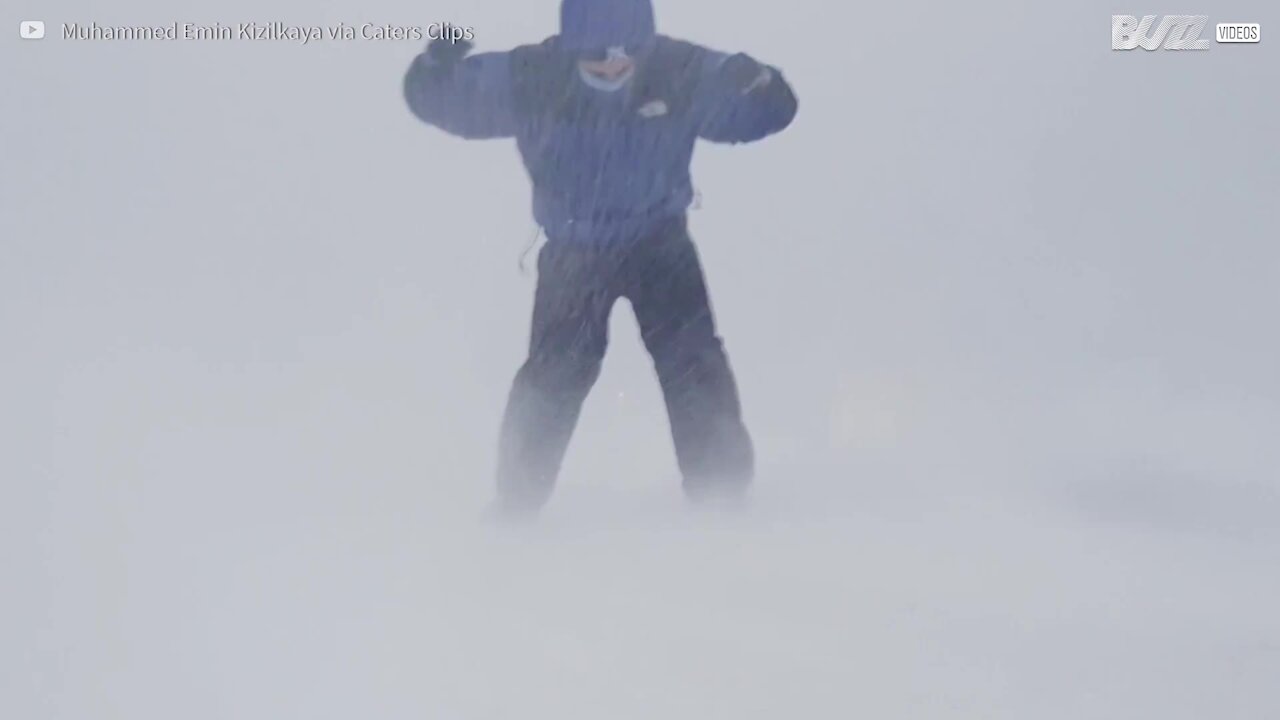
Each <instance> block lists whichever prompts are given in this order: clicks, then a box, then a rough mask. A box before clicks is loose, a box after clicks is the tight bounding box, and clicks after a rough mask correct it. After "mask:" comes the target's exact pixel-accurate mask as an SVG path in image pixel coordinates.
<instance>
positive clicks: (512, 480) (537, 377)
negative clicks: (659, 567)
mask: <svg viewBox="0 0 1280 720" xmlns="http://www.w3.org/2000/svg"><path fill="white" fill-rule="evenodd" d="M620 297H625V298H627V299H628V300H629V301H630V302H631V305H632V308H633V309H634V311H635V315H636V320H637V321H638V322H639V325H640V333H641V337H642V338H643V340H644V344H645V347H646V348H647V349H648V350H649V354H650V355H651V356H652V357H653V362H654V367H655V368H656V370H657V374H658V381H659V382H660V384H661V386H662V392H663V396H664V398H665V400H666V406H667V414H668V417H669V419H670V423H671V434H672V438H673V440H674V441H675V449H676V459H677V461H678V463H679V466H680V471H681V474H682V475H683V476H684V488H685V491H686V493H687V494H688V495H689V496H690V497H692V498H695V499H697V498H699V497H702V496H704V495H709V494H712V493H721V492H726V491H727V492H729V493H734V492H736V491H739V490H742V489H745V487H746V486H747V484H748V483H749V482H750V480H751V475H752V466H753V451H752V446H751V440H750V438H749V437H748V435H747V430H746V427H745V426H744V425H743V423H742V412H741V408H740V405H739V401H738V391H737V387H736V385H735V383H734V378H733V372H732V371H731V370H730V368H729V362H728V359H727V357H726V356H725V352H724V347H723V345H722V344H721V341H720V338H719V337H717V336H716V330H715V323H714V320H713V318H712V314H711V307H710V303H709V301H708V298H707V288H706V284H705V281H704V279H703V274H702V265H701V263H700V262H699V259H698V254H697V251H696V250H695V249H694V245H693V241H692V240H691V239H690V238H689V234H688V230H687V226H686V222H685V218H684V217H678V218H674V219H672V220H669V221H667V222H665V223H663V224H662V225H661V226H660V227H658V228H657V229H655V230H654V231H653V232H651V233H648V234H646V235H645V236H642V237H640V238H637V239H636V240H634V241H630V242H626V243H620V244H613V245H602V246H600V247H595V246H587V245H583V244H572V243H566V242H559V241H557V240H555V238H551V239H550V240H549V241H548V242H547V244H546V245H544V246H543V248H542V251H541V253H540V254H539V255H538V284H537V290H536V294H535V296H534V308H533V329H532V332H531V337H530V342H529V357H528V360H526V362H525V363H524V365H523V366H522V367H521V368H520V371H519V372H518V373H517V374H516V378H515V383H514V386H513V387H512V388H511V395H510V398H509V399H508V403H507V409H506V414H505V417H504V418H503V423H502V432H501V440H500V448H499V458H498V491H499V496H500V497H501V498H502V499H504V500H506V501H509V502H514V503H518V504H523V505H532V506H537V505H541V504H542V503H544V502H545V501H546V500H547V498H549V497H550V495H551V491H552V488H553V486H554V484H555V480H556V475H557V474H558V473H559V470H560V463H561V461H562V460H563V458H564V454H565V449H566V448H567V447H568V444H569V438H570V436H571V435H572V434H573V429H574V425H576V424H577V420H578V414H579V411H580V410H581V409H582V403H583V401H584V400H585V399H586V397H587V392H588V391H589V390H590V389H591V386H592V385H593V384H594V383H595V381H596V378H597V377H599V375H600V367H601V362H602V360H603V359H604V353H605V347H606V345H607V344H608V323H609V313H610V311H611V310H612V308H613V304H614V303H615V302H616V301H617V300H618V298H620Z"/></svg>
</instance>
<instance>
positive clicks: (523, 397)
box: [404, 0, 796, 514]
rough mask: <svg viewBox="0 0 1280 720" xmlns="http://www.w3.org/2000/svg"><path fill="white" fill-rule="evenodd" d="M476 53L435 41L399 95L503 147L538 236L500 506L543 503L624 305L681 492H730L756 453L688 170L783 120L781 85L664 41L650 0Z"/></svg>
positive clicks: (506, 425)
mask: <svg viewBox="0 0 1280 720" xmlns="http://www.w3.org/2000/svg"><path fill="white" fill-rule="evenodd" d="M470 51H471V44H470V43H469V42H466V41H459V42H450V41H449V40H448V39H440V40H434V41H432V42H431V43H430V44H429V45H428V46H427V49H426V51H425V52H424V53H422V54H421V55H419V56H417V57H416V58H415V59H414V61H413V63H412V64H411V65H410V67H409V70H408V72H407V74H406V76H405V79H404V94H405V99H406V101H407V102H408V105H409V108H410V109H411V110H412V111H413V113H414V114H415V115H416V116H417V117H418V118H420V119H422V120H423V121H425V122H427V123H430V124H431V125H434V126H436V127H438V128H440V129H442V130H445V131H446V132H448V133H451V134H453V135H456V136H459V137H462V138H468V139H488V138H514V139H515V140H516V145H517V147H518V149H519V151H520V155H521V158H522V159H523V161H524V166H525V169H526V170H527V171H528V174H529V177H530V179H531V180H532V184H533V214H534V218H535V220H536V221H537V223H538V224H539V225H540V226H541V227H542V229H543V231H544V232H545V233H546V236H547V242H546V244H545V245H544V246H543V248H542V250H541V251H540V253H539V256H538V282H537V289H536V291H535V296H534V308H533V321H532V332H531V337H530V342H529V355H528V359H527V360H526V361H525V363H524V365H523V366H522V367H521V368H520V370H519V372H518V373H517V374H516V378H515V382H514V384H513V387H512V389H511V393H510V397H509V399H508V403H507V408H506V412H505V415H504V418H503V422H502V429H501V434H500V442H499V454H498V477H497V483H498V501H497V502H498V505H499V508H500V509H502V510H506V511H511V512H513V513H518V514H524V513H533V512H536V511H537V509H539V508H540V507H541V506H542V505H543V504H544V503H545V502H546V501H547V500H548V498H549V497H550V495H551V493H552V490H553V487H554V484H555V479H556V476H557V474H558V473H559V470H560V465H561V461H562V460H563V458H564V454H565V450H566V448H567V447H568V444H569V439H570V436H571V435H572V433H573V429H574V426H575V425H576V424H577V420H578V415H579V411H580V410H581V407H582V403H583V401H584V400H585V399H586V396H587V393H588V391H589V390H590V388H591V386H592V385H593V384H594V383H595V381H596V378H597V377H598V376H599V373H600V368H601V362H602V360H603V358H604V353H605V346H606V344H607V332H608V319H609V313H610V310H611V309H612V307H613V304H614V302H616V301H617V299H618V298H620V297H625V298H627V299H628V300H629V301H630V302H631V305H632V307H633V308H634V310H635V314H636V319H637V321H638V323H639V326H640V332H641V336H642V338H643V341H644V344H645V347H646V348H647V349H648V351H649V353H650V354H651V355H652V357H653V361H654V366H655V369H656V370H657V375H658V379H659V382H660V383H661V386H662V391H663V395H664V398H665V401H666V406H667V412H668V416H669V418H670V424H671V433H672V437H673V440H674V443H675V448H676V457H677V460H678V463H679V466H680V470H681V474H682V475H683V487H684V490H685V492H686V495H687V496H688V497H689V498H691V499H693V500H695V501H696V500H701V499H705V498H709V497H724V496H728V497H731V498H732V497H737V496H740V495H741V494H742V493H743V492H745V490H746V488H747V487H748V485H749V484H750V482H751V479H752V474H753V466H754V452H753V449H752V444H751V440H750V436H749V435H748V433H747V429H746V427H745V426H744V424H743V421H742V410H741V406H740V403H739V399H738V390H737V386H736V383H735V380H734V377H733V372H732V371H731V369H730V367H729V362H728V358H727V356H726V354H725V351H724V347H723V344H722V342H721V340H720V338H719V337H718V336H717V334H716V329H715V323H714V320H713V317H712V313H711V307H710V302H709V300H708V296H707V288H706V284H705V281H704V278H703V272H702V266H701V263H700V261H699V259H698V254H697V252H696V250H695V248H694V245H693V241H692V240H691V239H690V236H689V233H688V229H687V222H686V211H687V210H688V207H689V205H690V203H691V201H692V200H693V195H694V192H693V186H692V183H691V181H690V177H689V164H690V161H691V159H692V155H693V149H694V145H695V143H696V141H697V140H698V139H703V140H709V141H712V142H722V143H744V142H751V141H755V140H759V139H761V138H764V137H766V136H768V135H771V134H773V133H776V132H778V131H780V130H782V129H784V128H785V127H787V126H788V125H789V124H790V123H791V120H792V118H793V117H794V116H795V113H796V98H795V95H794V94H793V93H792V90H791V88H790V86H789V85H788V84H787V82H786V81H785V80H784V79H783V77H782V74H781V73H780V72H779V71H778V70H777V68H774V67H772V66H769V65H765V64H763V63H760V62H758V61H757V60H755V59H753V58H752V57H750V56H748V55H746V54H743V53H737V54H726V53H721V52H716V51H713V50H709V49H707V48H704V47H701V46H698V45H694V44H692V43H688V42H684V41H681V40H677V39H673V38H670V37H667V36H665V35H660V34H658V33H657V32H656V31H655V25H654V12H653V7H652V4H651V2H650V0H563V1H562V3H561V6H560V32H559V34H558V35H553V36H552V37H550V38H547V39H546V40H545V41H543V42H541V43H539V44H535V45H525V46H520V47H517V48H515V49H512V50H510V51H508V52H487V53H480V54H475V55H469V53H470Z"/></svg>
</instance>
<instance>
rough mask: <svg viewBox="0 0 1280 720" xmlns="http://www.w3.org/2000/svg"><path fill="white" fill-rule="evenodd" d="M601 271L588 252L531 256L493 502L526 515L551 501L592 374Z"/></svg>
mask: <svg viewBox="0 0 1280 720" xmlns="http://www.w3.org/2000/svg"><path fill="white" fill-rule="evenodd" d="M608 271H609V268H608V266H607V264H606V263H605V258H602V257H601V256H600V255H599V253H596V252H594V251H592V250H590V249H589V248H582V247H575V246H571V245H564V244H559V243H554V242H552V243H548V244H547V245H545V246H543V248H542V251H541V252H540V253H539V255H538V285H537V290H536V291H535V295H534V307H533V323H532V330H531V332H530V339H529V356H528V359H527V360H526V361H525V363H524V365H523V366H522V367H521V368H520V370H519V372H517V373H516V378H515V382H514V383H513V385H512V388H511V394H510V396H509V398H508V401H507V408H506V413H505V415H504V417H503V421H502V431H501V436H500V440H499V452H498V500H499V503H500V504H501V505H503V506H505V507H507V508H510V509H514V510H516V511H519V510H522V509H523V510H533V509H536V508H538V507H541V506H542V504H544V503H545V502H546V501H547V499H548V498H549V497H550V496H551V491H552V489H553V487H554V485H555V480H556V475H557V474H558V473H559V471H560V463H561V461H562V460H563V459H564V454H565V449H566V448H567V447H568V445H569V438H570V436H571V435H572V434H573V428H574V426H575V425H576V424H577V421H578V414H579V412H580V410H581V409H582V403H583V400H585V399H586V396H587V392H588V391H589V390H590V389H591V386H592V385H593V384H594V383H595V381H596V378H597V377H598V376H599V374H600V364H601V360H602V359H603V357H604V352H605V346H606V345H607V343H608V329H609V328H608V322H609V310H610V308H611V307H612V306H613V303H614V301H615V300H616V299H617V294H615V293H614V292H612V288H611V287H610V285H611V278H610V277H609V276H608Z"/></svg>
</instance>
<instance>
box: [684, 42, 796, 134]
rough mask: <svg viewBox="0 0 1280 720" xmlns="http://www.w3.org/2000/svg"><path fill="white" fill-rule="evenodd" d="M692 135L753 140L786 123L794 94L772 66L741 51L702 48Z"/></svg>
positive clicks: (793, 112)
mask: <svg viewBox="0 0 1280 720" xmlns="http://www.w3.org/2000/svg"><path fill="white" fill-rule="evenodd" d="M701 73H702V79H701V82H700V83H699V84H698V103H699V105H701V107H702V112H701V115H702V118H701V126H700V129H699V131H698V136H699V137H701V138H703V139H706V140H711V141H713V142H727V143H744V142H751V141H753V140H759V139H761V138H763V137H767V136H769V135H772V134H773V133H776V132H778V131H780V130H782V129H783V128H785V127H787V126H788V125H790V124H791V120H792V118H794V117H795V116H796V96H795V93H793V92H792V91H791V86H790V85H788V84H787V81H786V80H785V79H783V77H782V72H781V71H779V70H778V69H777V68H775V67H771V66H769V65H765V64H763V63H761V62H758V61H757V60H755V59H754V58H752V57H751V56H749V55H747V54H745V53H737V54H736V55H728V54H726V53H720V52H715V51H713V50H708V51H707V52H706V56H705V58H704V60H703V62H702V65H701Z"/></svg>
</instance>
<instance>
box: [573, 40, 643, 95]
mask: <svg viewBox="0 0 1280 720" xmlns="http://www.w3.org/2000/svg"><path fill="white" fill-rule="evenodd" d="M596 55H597V56H598V55H599V53H596ZM603 55H604V57H603V59H592V58H590V57H589V56H588V59H582V60H579V61H578V75H579V76H580V77H581V78H582V81H583V82H585V83H586V84H587V85H588V86H590V87H592V88H595V89H596V90H603V91H606V92H613V91H615V90H619V89H621V88H622V86H624V85H626V84H627V81H628V80H630V79H631V76H632V75H634V74H635V71H636V61H635V60H634V59H633V58H632V57H631V56H630V55H628V54H627V50H626V48H623V47H611V48H609V49H608V50H606V51H604V53H603Z"/></svg>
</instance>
